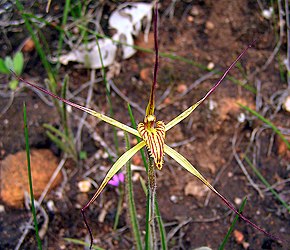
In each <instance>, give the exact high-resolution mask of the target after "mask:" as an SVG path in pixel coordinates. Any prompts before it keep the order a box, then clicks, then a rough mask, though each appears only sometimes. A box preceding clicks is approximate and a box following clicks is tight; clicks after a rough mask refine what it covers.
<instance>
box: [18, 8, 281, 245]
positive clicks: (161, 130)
mask: <svg viewBox="0 0 290 250" xmlns="http://www.w3.org/2000/svg"><path fill="white" fill-rule="evenodd" d="M156 23H157V10H155V20H154V38H155V66H154V74H153V83H152V87H151V93H150V97H149V102H148V105H147V108H146V114H145V118H144V121H143V122H140V123H139V124H138V127H137V130H136V129H134V128H131V127H129V126H127V125H125V124H123V123H121V122H119V121H117V120H115V119H113V118H110V117H108V116H106V115H104V114H101V113H99V112H96V111H94V110H92V109H89V108H86V107H83V106H81V105H78V104H76V103H73V102H71V101H68V100H66V99H63V98H61V97H59V96H57V95H55V94H53V93H51V92H49V91H48V90H46V89H44V88H42V87H40V86H37V85H35V84H33V83H30V82H28V81H26V80H24V79H22V78H20V77H18V76H17V75H15V74H14V76H15V77H16V78H17V79H19V80H21V81H23V82H24V83H26V84H28V85H30V86H32V87H34V88H36V89H38V90H40V91H42V92H44V93H46V94H48V95H50V96H51V97H53V98H56V99H58V100H60V101H62V102H64V103H66V104H68V105H70V106H72V107H74V108H77V109H79V110H81V111H84V112H87V113H88V114H91V115H93V116H95V117H97V118H98V119H100V120H102V121H104V122H106V123H109V124H111V125H113V126H115V127H117V128H119V129H121V130H123V131H126V132H128V133H130V134H132V135H134V136H137V137H139V138H141V141H140V142H139V143H138V144H137V145H135V146H134V147H132V148H131V149H130V150H128V151H126V152H125V153H123V154H122V155H121V156H120V157H119V159H118V160H117V161H116V162H115V163H114V164H113V166H112V167H111V168H110V170H109V171H108V173H107V174H106V176H105V178H104V180H103V181H102V183H101V185H100V186H99V188H98V189H97V191H96V192H95V194H94V196H93V197H92V198H91V199H90V201H89V202H88V203H87V204H86V205H85V206H84V207H83V208H82V210H81V211H82V215H83V218H84V221H85V224H86V226H87V228H88V230H89V233H90V236H91V244H92V232H91V230H90V228H89V226H88V223H87V221H86V218H85V214H84V212H85V210H86V208H88V207H89V205H90V204H92V203H93V202H94V201H95V200H96V199H97V198H98V196H99V195H100V193H101V192H102V191H103V189H104V188H105V187H106V185H107V184H108V182H109V181H110V180H111V178H112V177H113V176H114V175H115V174H116V173H117V172H118V171H119V170H120V169H121V168H122V166H124V165H125V163H126V162H127V161H129V160H130V159H131V158H132V157H133V156H134V155H135V154H136V153H137V152H138V151H139V150H141V149H142V148H143V147H145V146H146V147H147V149H148V152H149V155H150V157H152V158H153V160H154V163H155V167H156V168H157V169H158V170H161V169H162V166H163V162H164V154H167V155H169V156H170V157H171V158H172V159H174V160H175V161H176V162H178V163H179V164H180V165H181V166H182V167H183V168H184V169H186V170H187V171H188V172H190V173H191V174H193V175H194V176H196V177H197V178H198V179H199V180H201V181H202V182H203V183H204V184H205V185H206V186H207V187H208V188H209V189H210V190H212V191H213V192H214V193H215V194H216V195H217V196H219V197H220V198H221V199H222V200H223V202H224V203H225V204H226V205H227V206H228V207H229V208H230V209H231V210H233V211H234V212H235V213H236V214H238V215H239V216H240V217H241V218H242V219H243V220H245V221H246V222H247V223H248V224H250V225H251V226H252V227H254V228H256V229H258V230H259V231H261V232H263V233H264V234H265V235H267V236H269V237H271V238H273V239H276V240H280V238H278V237H276V236H274V235H272V234H269V233H268V232H266V231H265V230H263V229H262V228H260V227H258V226H257V225H256V224H254V223H253V222H251V221H250V220H248V219H247V218H246V217H244V216H243V215H242V214H240V213H239V212H238V211H237V210H236V208H235V207H234V206H233V205H232V204H231V203H230V202H229V201H228V200H227V199H226V198H225V197H224V196H222V195H221V194H220V193H219V192H218V191H217V190H216V189H215V188H214V187H213V186H212V185H211V184H210V183H209V182H208V181H207V180H206V179H205V178H204V177H203V175H202V174H201V173H200V172H199V171H198V170H197V169H196V168H195V167H194V166H192V164H191V163H190V162H189V161H188V160H187V159H186V158H185V157H183V156H182V155H181V154H179V153H178V152H177V151H175V150H174V149H173V148H171V147H169V146H168V145H166V143H165V139H166V132H167V131H168V130H169V129H171V128H173V127H174V126H176V125H177V124H178V123H180V122H181V121H182V120H184V119H185V118H186V117H188V116H189V115H190V114H191V113H192V112H193V111H194V110H195V109H196V108H197V107H198V106H199V105H200V104H201V103H203V101H204V100H205V99H206V98H207V97H208V96H209V95H210V94H212V93H213V92H214V91H215V89H216V88H217V87H218V86H219V84H220V83H221V82H222V81H223V80H224V79H225V77H226V75H227V74H228V72H229V71H230V70H231V69H232V68H233V67H234V66H235V64H236V63H237V62H238V61H239V60H240V58H241V57H242V56H243V55H244V54H245V52H246V51H247V50H248V49H249V48H250V47H252V44H250V45H248V46H247V47H246V48H245V49H244V50H243V51H242V53H241V54H240V55H239V56H238V57H237V58H236V59H235V60H234V62H233V63H232V64H231V65H230V66H229V67H228V69H227V70H226V71H225V72H224V74H223V75H222V77H221V78H220V80H219V81H218V82H217V83H216V84H215V85H214V86H213V87H212V88H211V89H210V90H209V91H208V92H207V93H206V95H205V96H204V97H203V98H201V99H200V100H199V101H198V102H196V103H195V104H193V105H192V106H191V107H189V108H188V109H186V110H185V111H184V112H182V113H181V114H180V115H178V116H177V117H176V118H174V119H173V120H171V121H169V122H168V123H164V122H163V121H158V120H157V119H156V116H155V114H154V110H155V99H154V98H155V89H156V82H157V80H156V79H157V70H158V43H157V24H156Z"/></svg>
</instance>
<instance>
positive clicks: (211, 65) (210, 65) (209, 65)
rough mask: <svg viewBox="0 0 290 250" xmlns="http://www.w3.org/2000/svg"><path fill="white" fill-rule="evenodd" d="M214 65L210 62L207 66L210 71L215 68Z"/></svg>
mask: <svg viewBox="0 0 290 250" xmlns="http://www.w3.org/2000/svg"><path fill="white" fill-rule="evenodd" d="M214 66H215V65H214V63H213V62H209V63H208V65H207V66H206V67H207V68H208V69H209V70H212V69H213V68H214Z"/></svg>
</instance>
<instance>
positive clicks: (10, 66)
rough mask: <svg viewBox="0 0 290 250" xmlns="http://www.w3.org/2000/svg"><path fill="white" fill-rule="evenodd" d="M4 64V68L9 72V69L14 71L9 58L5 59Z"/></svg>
mask: <svg viewBox="0 0 290 250" xmlns="http://www.w3.org/2000/svg"><path fill="white" fill-rule="evenodd" d="M4 63H5V66H6V68H7V69H8V70H10V69H12V70H14V67H13V61H12V59H11V57H10V56H6V57H5V60H4Z"/></svg>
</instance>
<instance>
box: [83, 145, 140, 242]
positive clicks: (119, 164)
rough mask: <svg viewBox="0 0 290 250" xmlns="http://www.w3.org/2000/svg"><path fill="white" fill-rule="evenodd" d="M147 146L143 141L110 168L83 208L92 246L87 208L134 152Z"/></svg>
mask: <svg viewBox="0 0 290 250" xmlns="http://www.w3.org/2000/svg"><path fill="white" fill-rule="evenodd" d="M144 146H145V142H144V141H141V142H139V143H138V144H137V145H135V146H134V147H133V148H131V149H130V150H128V151H127V152H125V153H124V154H123V155H122V156H121V157H120V158H119V159H118V160H117V161H116V162H115V163H114V164H113V166H112V167H111V168H110V170H109V171H108V173H107V175H106V176H105V178H104V180H103V182H102V184H101V185H100V186H99V188H98V190H97V191H96V193H95V194H94V196H93V197H92V198H91V199H90V201H89V202H88V203H87V204H86V205H85V206H84V207H83V208H82V215H83V218H84V222H85V224H86V227H87V228H88V231H89V234H90V238H91V246H92V244H93V234H92V231H91V229H90V227H89V224H88V222H87V220H86V217H85V210H86V209H87V208H88V207H89V206H90V205H91V204H92V203H93V202H94V201H95V200H96V199H97V198H98V196H99V195H100V193H101V192H102V191H103V189H104V188H105V186H106V185H107V184H108V182H109V180H111V178H112V177H113V176H114V175H115V174H116V173H117V172H118V171H119V170H120V169H121V168H122V167H123V166H124V165H125V164H126V162H127V161H129V160H130V159H131V158H132V156H133V155H134V154H136V153H137V152H138V151H139V150H140V149H142V148H143V147H144Z"/></svg>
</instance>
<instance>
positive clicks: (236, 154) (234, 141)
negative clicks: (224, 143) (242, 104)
mask: <svg viewBox="0 0 290 250" xmlns="http://www.w3.org/2000/svg"><path fill="white" fill-rule="evenodd" d="M236 140H237V130H236V132H235V134H234V137H233V140H232V150H233V155H234V158H235V160H236V161H237V163H238V165H239V167H240V168H241V170H242V171H243V173H244V175H245V176H246V177H247V179H248V181H249V183H250V184H251V186H252V187H253V188H254V189H255V190H256V191H257V192H258V194H259V195H260V196H261V197H262V198H264V194H263V192H262V191H261V190H260V188H259V187H258V185H257V184H256V183H255V182H254V181H253V180H252V178H251V176H250V175H249V173H248V171H247V169H246V168H245V166H244V164H243V162H242V160H241V159H240V157H239V155H238V153H237V151H236Z"/></svg>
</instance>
